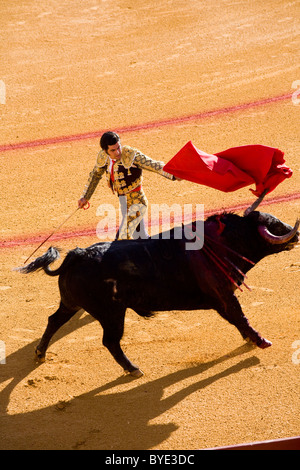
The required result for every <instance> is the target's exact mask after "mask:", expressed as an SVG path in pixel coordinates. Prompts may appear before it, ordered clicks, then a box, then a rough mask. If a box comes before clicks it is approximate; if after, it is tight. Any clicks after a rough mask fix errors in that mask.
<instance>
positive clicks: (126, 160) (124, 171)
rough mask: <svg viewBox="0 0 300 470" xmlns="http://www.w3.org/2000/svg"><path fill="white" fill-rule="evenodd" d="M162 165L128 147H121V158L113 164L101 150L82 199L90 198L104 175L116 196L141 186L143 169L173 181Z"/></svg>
mask: <svg viewBox="0 0 300 470" xmlns="http://www.w3.org/2000/svg"><path fill="white" fill-rule="evenodd" d="M164 165H165V163H164V162H160V161H156V160H152V159H151V158H149V157H147V156H146V155H144V154H143V153H141V152H140V151H139V150H137V149H135V148H132V147H129V146H128V145H124V147H122V155H121V158H120V159H119V160H117V161H116V162H115V163H113V161H112V160H111V159H110V157H109V155H108V154H107V153H106V152H105V151H104V150H101V151H100V152H99V154H98V157H97V161H96V164H95V166H94V168H93V170H92V171H91V173H90V175H89V179H88V182H87V184H86V186H85V188H84V192H83V195H82V197H84V198H85V199H87V200H89V199H90V198H91V197H92V195H93V193H94V191H95V189H96V187H97V185H98V183H99V181H100V179H101V178H102V176H103V175H104V173H106V178H107V183H108V185H109V187H110V188H111V189H112V191H113V192H116V193H117V194H118V195H125V194H128V193H130V192H131V191H133V190H136V189H137V188H139V187H140V186H141V184H142V170H143V169H145V170H150V171H154V172H155V173H158V174H159V175H162V176H164V177H165V178H168V179H171V180H174V179H175V178H174V176H173V175H171V174H170V173H167V172H166V171H163V167H164Z"/></svg>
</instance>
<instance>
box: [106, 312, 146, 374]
mask: <svg viewBox="0 0 300 470" xmlns="http://www.w3.org/2000/svg"><path fill="white" fill-rule="evenodd" d="M125 311H126V309H124V310H123V309H122V312H121V311H120V310H119V311H118V312H116V311H114V312H110V315H109V318H108V319H107V321H105V322H104V321H101V325H102V327H103V341H102V342H103V345H104V346H105V347H106V348H107V349H108V350H109V352H110V353H111V355H112V356H113V358H114V359H115V360H116V361H117V363H118V364H119V365H120V366H121V367H123V369H124V371H125V372H129V373H130V375H132V376H133V377H141V376H142V375H144V374H143V372H142V371H141V370H140V369H139V368H138V366H136V365H134V364H133V363H132V362H131V361H130V360H129V359H128V357H127V356H126V355H125V354H124V352H123V350H122V348H121V346H120V341H121V339H122V336H123V332H124V318H125Z"/></svg>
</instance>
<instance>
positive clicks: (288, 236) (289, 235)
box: [258, 219, 300, 245]
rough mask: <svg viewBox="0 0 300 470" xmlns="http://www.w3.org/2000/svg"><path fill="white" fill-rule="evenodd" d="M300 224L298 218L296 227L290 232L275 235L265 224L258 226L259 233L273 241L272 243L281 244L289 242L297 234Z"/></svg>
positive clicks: (267, 239)
mask: <svg viewBox="0 0 300 470" xmlns="http://www.w3.org/2000/svg"><path fill="white" fill-rule="evenodd" d="M299 225H300V220H299V219H297V221H296V223H295V226H294V228H292V230H290V232H288V233H286V234H285V235H280V236H278V235H273V234H272V233H271V232H269V230H268V229H267V227H266V226H265V225H260V226H259V227H258V231H259V234H260V235H261V236H262V238H264V239H265V240H266V241H267V242H269V243H271V244H272V245H280V244H282V243H288V242H289V241H290V240H292V238H294V236H295V235H296V233H297V231H298V228H299Z"/></svg>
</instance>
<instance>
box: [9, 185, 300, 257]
mask: <svg viewBox="0 0 300 470" xmlns="http://www.w3.org/2000/svg"><path fill="white" fill-rule="evenodd" d="M297 199H300V193H294V194H285V195H282V196H277V197H273V198H270V199H267V200H264V201H263V202H262V203H261V206H268V205H272V204H280V203H288V202H292V201H296V200H297ZM250 205H251V203H250V202H244V203H241V204H237V205H234V206H230V207H222V208H219V209H210V210H208V211H205V217H208V216H210V215H212V214H215V213H220V212H223V211H224V210H226V211H233V212H237V211H240V210H245V209H247V207H249V206H250ZM149 228H150V224H149ZM47 235H48V234H45V233H39V234H35V235H28V236H24V237H22V238H20V237H18V238H13V239H10V240H0V249H1V248H15V247H20V246H26V245H35V244H36V245H37V244H39V243H41V242H42V241H43V240H44V239H45V238H46V237H47ZM81 237H94V238H95V243H96V238H97V235H96V227H89V228H82V229H76V230H72V231H66V232H60V233H56V234H54V235H53V236H52V237H51V242H54V241H60V240H69V239H72V238H81ZM99 241H100V240H99Z"/></svg>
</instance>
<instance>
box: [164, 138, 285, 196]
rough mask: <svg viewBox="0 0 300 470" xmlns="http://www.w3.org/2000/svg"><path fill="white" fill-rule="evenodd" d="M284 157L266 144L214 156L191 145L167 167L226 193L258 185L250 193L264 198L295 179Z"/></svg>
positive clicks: (165, 167)
mask: <svg viewBox="0 0 300 470" xmlns="http://www.w3.org/2000/svg"><path fill="white" fill-rule="evenodd" d="M283 157H284V153H283V152H282V151H281V150H278V149H276V148H272V147H266V146H264V145H245V146H242V147H233V148H230V149H228V150H224V151H223V152H219V153H216V154H214V155H211V154H208V153H205V152H203V151H202V150H198V149H197V148H196V147H195V146H194V145H193V144H192V142H188V143H187V144H186V145H185V146H184V147H183V148H182V149H181V150H179V152H178V153H177V154H176V155H175V156H174V157H173V158H172V159H171V160H170V161H169V162H168V163H167V164H166V165H165V166H164V171H167V172H168V173H171V174H172V175H174V176H175V177H178V178H181V179H185V180H188V181H192V182H193V183H198V184H203V185H205V186H209V187H211V188H215V189H218V190H220V191H224V192H230V191H236V190H237V189H240V188H243V187H245V186H249V185H251V184H255V185H256V188H255V190H254V189H251V190H250V191H252V192H253V193H254V194H255V195H256V196H260V195H261V194H262V193H263V192H264V191H265V190H267V193H269V192H271V191H273V190H274V189H275V188H276V186H277V185H278V184H279V183H281V182H282V181H283V180H285V179H286V178H290V177H291V176H292V174H293V172H292V170H291V169H290V168H288V167H287V166H286V165H284V163H285V160H284V158H283Z"/></svg>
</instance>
